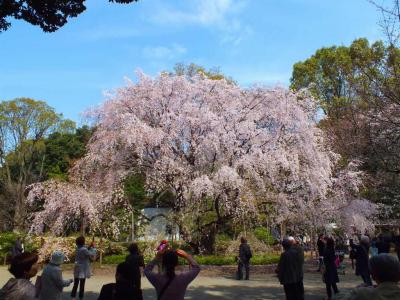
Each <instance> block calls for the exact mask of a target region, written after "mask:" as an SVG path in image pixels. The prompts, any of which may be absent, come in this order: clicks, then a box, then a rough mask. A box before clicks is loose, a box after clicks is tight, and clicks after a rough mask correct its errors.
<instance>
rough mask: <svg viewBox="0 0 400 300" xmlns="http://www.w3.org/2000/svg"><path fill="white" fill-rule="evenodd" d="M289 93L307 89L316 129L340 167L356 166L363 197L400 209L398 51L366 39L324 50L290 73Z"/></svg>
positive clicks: (396, 209)
mask: <svg viewBox="0 0 400 300" xmlns="http://www.w3.org/2000/svg"><path fill="white" fill-rule="evenodd" d="M291 88H292V89H294V90H299V89H302V88H309V89H310V90H311V92H312V94H313V95H314V96H315V97H316V98H318V99H319V101H320V107H321V109H322V110H323V112H324V115H325V117H324V118H323V119H322V120H321V122H320V126H321V127H323V128H324V129H325V130H326V132H327V133H328V135H329V137H330V140H331V142H332V146H333V147H334V149H335V150H336V151H337V152H338V153H340V154H341V155H342V156H343V158H344V161H348V160H354V159H357V160H360V161H362V163H363V165H362V167H363V169H364V171H366V172H367V174H368V175H369V180H367V181H366V190H365V195H364V196H367V197H369V198H371V199H374V200H375V201H377V202H383V203H386V204H389V205H390V206H392V207H394V208H395V209H394V211H395V212H396V211H397V212H396V213H395V215H397V214H398V213H399V211H400V210H399V209H400V201H399V199H400V193H399V192H400V180H399V178H398V177H399V176H398V174H400V155H399V153H400V152H399V149H400V122H399V120H400V50H399V49H398V48H396V47H395V46H393V44H388V45H385V44H384V43H383V42H381V41H378V42H375V43H373V44H370V43H369V42H368V40H366V39H358V40H355V41H354V42H353V43H352V44H351V45H350V46H349V47H345V46H341V47H336V46H334V47H329V48H322V49H319V50H317V51H316V53H315V54H314V55H312V56H311V57H310V58H308V59H306V60H305V61H303V62H299V63H296V64H295V65H294V67H293V73H292V78H291Z"/></svg>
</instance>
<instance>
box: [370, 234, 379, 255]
mask: <svg viewBox="0 0 400 300" xmlns="http://www.w3.org/2000/svg"><path fill="white" fill-rule="evenodd" d="M377 243H378V239H377V238H376V237H374V238H372V241H371V247H370V248H369V249H370V252H371V256H377V255H378V254H379V251H378V247H377Z"/></svg>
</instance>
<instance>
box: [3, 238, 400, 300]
mask: <svg viewBox="0 0 400 300" xmlns="http://www.w3.org/2000/svg"><path fill="white" fill-rule="evenodd" d="M20 245H21V242H20V241H19V240H18V241H17V242H16V249H13V258H12V261H11V265H10V268H9V271H10V273H11V274H12V275H13V276H14V278H11V279H9V281H8V282H7V283H6V284H5V285H4V286H3V288H2V289H1V290H0V300H34V299H40V300H61V299H62V293H63V288H64V287H67V286H70V285H71V284H73V287H72V291H71V294H70V296H71V299H72V300H75V299H76V297H77V295H78V298H79V299H83V298H84V295H85V283H86V280H87V279H88V278H90V276H91V262H92V261H94V260H95V259H96V256H97V250H96V247H95V245H94V243H93V242H92V243H91V244H90V245H89V246H86V243H85V238H84V237H82V236H81V237H78V238H77V239H76V254H75V264H74V270H73V278H71V279H64V278H63V275H62V269H61V265H62V264H63V263H64V259H65V257H64V254H63V253H62V252H60V251H55V252H54V253H53V254H52V255H51V258H50V260H49V261H48V263H47V264H46V265H45V266H44V268H43V271H42V273H41V275H40V276H37V280H36V283H35V284H33V283H32V282H31V279H32V278H33V277H35V276H36V275H37V273H38V271H39V264H38V261H39V257H38V255H37V254H36V253H28V252H23V247H20ZM282 247H283V252H282V254H281V256H280V259H279V263H278V265H277V268H276V274H277V277H278V279H279V282H280V283H281V284H282V285H283V290H284V292H285V295H286V299H287V300H304V297H305V289H304V283H303V280H304V247H303V246H302V239H295V238H293V237H288V238H285V239H283V241H282ZM317 247H318V252H319V257H320V259H319V268H318V271H319V272H321V274H322V281H323V282H324V283H325V287H326V294H327V298H326V299H327V300H331V299H342V300H375V299H376V300H389V299H390V300H396V299H400V287H399V285H398V283H399V281H400V262H399V260H398V259H397V258H396V257H395V256H393V255H390V254H389V251H390V243H389V245H388V244H387V240H385V239H384V238H383V237H378V238H377V239H372V241H370V238H369V237H368V236H366V235H364V236H360V238H359V240H358V242H357V243H356V242H355V241H353V240H350V241H349V258H350V259H352V260H354V261H355V274H356V275H358V276H360V277H361V279H362V281H363V283H362V284H361V285H360V286H359V287H357V288H356V289H354V290H353V291H351V293H347V294H346V293H343V294H342V293H340V292H339V288H338V283H339V276H338V266H339V265H340V263H341V261H342V260H343V257H341V255H340V251H338V249H337V247H336V242H335V239H334V238H332V237H329V236H324V235H320V236H319V238H318V242H317ZM373 248H376V249H377V250H372V249H373ZM18 249H19V250H21V251H17V250H18ZM128 250H129V255H128V256H127V257H126V260H125V261H124V262H122V263H120V264H118V266H117V268H116V274H115V282H113V283H108V284H105V285H103V287H102V288H101V291H100V294H99V297H98V300H136V299H138V300H142V299H143V294H142V288H141V277H142V270H141V269H143V273H144V275H145V276H146V277H147V279H148V280H149V282H150V283H151V284H152V285H153V286H154V288H155V292H156V295H157V299H158V300H161V299H162V300H181V299H182V300H183V299H184V297H185V293H186V289H187V287H188V285H189V284H190V283H191V282H192V281H193V280H194V279H195V278H196V277H197V275H198V274H199V272H200V266H199V265H198V264H197V262H196V261H195V260H194V259H193V257H192V256H191V255H189V254H188V253H186V252H185V251H183V250H180V249H177V250H173V249H172V248H171V247H170V246H169V245H168V241H166V240H163V241H162V242H161V243H160V245H159V246H158V247H157V249H155V250H156V251H155V252H156V255H155V257H154V259H153V260H152V261H151V262H149V263H148V264H147V265H145V263H144V259H143V256H142V255H141V253H140V251H139V248H138V246H137V244H131V245H130V246H129V248H128ZM238 250H239V253H238V257H237V259H238V270H237V279H239V280H240V279H243V277H244V279H245V280H249V279H250V277H249V273H250V260H251V258H252V252H251V249H250V246H249V244H248V243H247V240H246V239H245V238H242V239H241V244H240V247H239V249H238ZM396 250H397V249H396ZM338 253H339V254H338ZM179 258H182V259H185V260H186V261H187V263H188V265H189V269H188V270H187V271H184V272H176V268H177V266H178V262H179ZM243 270H244V272H243ZM373 281H374V282H375V283H376V285H375V286H374V285H373ZM78 290H79V291H78Z"/></svg>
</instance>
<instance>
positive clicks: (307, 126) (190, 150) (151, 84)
mask: <svg viewBox="0 0 400 300" xmlns="http://www.w3.org/2000/svg"><path fill="white" fill-rule="evenodd" d="M138 77H139V80H138V82H137V83H134V82H129V83H128V85H127V86H126V87H123V88H120V89H117V90H116V91H115V92H114V93H113V94H111V95H110V96H109V99H107V101H106V102H105V103H104V104H103V105H101V106H100V107H98V108H96V109H94V110H92V111H90V112H89V113H88V115H89V117H91V118H92V119H93V120H95V124H96V130H95V132H94V135H93V137H92V140H91V141H90V142H89V144H88V149H87V155H86V156H85V157H83V158H82V159H80V160H79V161H78V162H77V163H76V165H75V166H74V167H73V169H72V170H71V176H70V177H71V182H72V183H71V184H73V185H79V186H80V187H81V191H82V196H79V197H77V198H76V201H77V202H78V203H74V201H75V200H71V202H70V203H68V204H65V205H66V206H68V205H71V206H73V207H74V210H73V211H74V215H75V216H77V215H78V214H80V213H81V211H85V213H86V214H87V215H88V219H91V220H92V219H96V218H98V217H99V213H100V212H101V209H102V208H103V207H104V206H105V205H107V203H108V202H110V201H112V197H111V196H107V195H113V194H114V192H113V191H114V190H115V189H120V187H121V184H122V183H123V181H124V178H126V177H127V176H130V175H132V173H135V172H141V173H143V174H145V177H146V188H147V190H148V192H149V193H158V192H160V191H170V192H172V193H173V194H174V196H175V206H174V209H175V210H176V212H177V216H179V217H178V218H177V220H176V221H177V223H178V224H179V225H180V228H181V231H182V235H183V237H184V238H185V239H186V240H187V241H189V242H191V243H192V244H193V245H195V246H197V248H198V250H204V251H206V252H211V251H212V250H213V245H214V238H215V235H216V234H217V233H218V232H219V231H220V230H221V228H222V227H223V225H224V224H225V223H226V222H228V221H234V222H251V221H254V220H256V219H257V216H258V214H259V212H260V211H261V210H262V209H263V206H264V205H271V204H272V205H273V206H274V207H275V208H276V209H275V211H276V215H274V216H271V218H276V220H278V221H279V222H286V221H288V220H290V219H296V220H298V222H303V223H307V222H309V218H310V212H313V213H314V214H313V216H314V218H317V214H318V213H321V212H322V211H323V209H325V210H327V211H329V212H332V211H335V208H336V207H338V206H340V205H342V204H340V203H342V202H339V201H338V199H339V198H340V199H341V201H345V202H346V201H347V202H348V203H347V202H346V203H345V204H343V206H344V207H347V206H348V207H350V204H349V203H351V202H353V200H354V198H353V197H351V198H346V197H341V196H340V195H338V196H337V197H334V196H332V195H333V193H332V191H333V190H335V189H336V188H335V187H337V186H339V185H338V180H339V179H335V177H334V173H335V168H336V165H337V162H338V159H339V156H338V155H337V154H335V153H333V152H332V151H331V150H330V149H329V148H328V147H327V146H326V143H325V142H324V135H323V132H322V131H321V130H320V129H319V128H318V127H317V122H316V119H315V118H316V103H315V101H314V99H313V98H312V97H311V96H310V95H309V94H308V93H307V91H300V92H298V93H296V94H295V93H292V92H291V91H288V90H287V89H285V88H280V87H277V88H274V89H266V88H264V87H262V86H254V87H252V88H249V89H243V88H241V87H239V86H237V85H235V84H232V83H230V82H227V81H226V80H211V79H208V78H205V77H201V76H194V77H191V78H187V77H184V76H171V75H161V76H159V77H157V78H150V77H148V76H145V75H144V74H142V73H139V74H138ZM352 175H354V176H349V177H347V180H348V182H347V183H348V184H354V185H358V182H359V178H358V176H357V174H356V173H354V172H353V173H352ZM58 188H59V187H57V188H56V189H58ZM36 189H39V190H40V191H42V189H43V184H39V185H38V186H37V187H36ZM67 189H69V188H67ZM343 189H344V187H343ZM90 191H96V193H94V194H93V195H101V196H99V197H97V196H94V197H92V196H90V195H92V194H91V193H90ZM339 191H342V187H341V186H339ZM71 192H72V191H67V192H66V193H62V194H64V195H67V194H69V193H71ZM73 192H74V193H79V189H78V190H76V191H73ZM35 193H36V192H35V190H33V191H32V192H31V194H32V195H33V194H35ZM40 193H42V194H43V192H40ZM46 193H47V194H46ZM87 193H89V194H87ZM343 193H345V192H344V191H343ZM44 194H45V195H44V196H45V198H47V199H49V200H47V202H46V205H47V206H44V207H43V208H44V210H42V211H41V212H39V213H37V215H36V217H35V220H36V223H35V222H34V224H35V225H34V226H36V227H37V226H40V221H39V220H40V219H45V220H46V219H48V218H49V217H50V218H54V215H53V213H52V212H54V211H55V210H57V209H56V208H55V207H54V203H53V202H54V201H55V202H57V203H64V201H65V202H69V201H70V198H69V197H65V200H63V197H62V196H59V194H58V192H56V191H54V190H53V188H50V189H49V191H48V192H45V193H44ZM342 196H343V195H342ZM33 198H38V197H34V196H30V198H29V199H31V201H33ZM39 198H40V197H39ZM56 199H58V200H56ZM93 199H101V200H100V201H97V200H93ZM82 202H85V204H83V203H82ZM336 202H337V203H336ZM354 205H355V206H356V207H358V205H357V204H356V202H355V204H354ZM60 206H62V205H59V206H58V207H60ZM78 208H81V210H79V209H78ZM65 210H68V209H67V208H65ZM327 214H328V213H324V215H327ZM66 215H67V214H64V217H60V220H57V219H56V220H55V221H54V222H53V224H59V223H62V222H65V220H66V219H67V217H66ZM350 215H351V213H350ZM335 216H336V214H335V215H334V216H332V217H335ZM38 217H39V219H37V218H38ZM188 219H190V222H188ZM321 220H322V219H321ZM94 222H95V221H94ZM189 223H190V224H192V225H194V226H190V227H188V226H187V224H189ZM95 226H97V225H96V224H95ZM58 227H59V228H61V227H62V226H61V225H60V226H58Z"/></svg>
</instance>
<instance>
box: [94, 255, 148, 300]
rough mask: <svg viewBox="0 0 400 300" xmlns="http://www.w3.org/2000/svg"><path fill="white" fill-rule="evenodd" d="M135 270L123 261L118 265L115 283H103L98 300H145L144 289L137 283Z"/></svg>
mask: <svg viewBox="0 0 400 300" xmlns="http://www.w3.org/2000/svg"><path fill="white" fill-rule="evenodd" d="M135 276H136V274H135V270H134V269H132V267H131V266H130V265H129V264H128V263H127V262H123V263H120V264H119V265H118V266H117V270H116V274H115V283H109V284H105V285H103V287H102V288H101V291H100V295H99V298H98V299H97V300H143V295H142V290H141V289H140V288H138V287H137V286H136V285H135Z"/></svg>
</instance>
